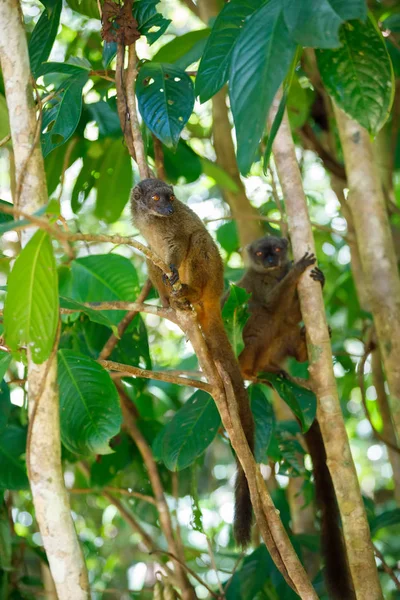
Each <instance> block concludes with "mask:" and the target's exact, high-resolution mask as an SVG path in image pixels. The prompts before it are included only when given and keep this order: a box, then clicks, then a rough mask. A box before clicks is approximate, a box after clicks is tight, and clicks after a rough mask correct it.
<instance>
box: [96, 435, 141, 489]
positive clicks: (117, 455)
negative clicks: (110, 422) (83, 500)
mask: <svg viewBox="0 0 400 600" xmlns="http://www.w3.org/2000/svg"><path fill="white" fill-rule="evenodd" d="M111 447H112V449H113V450H114V452H113V453H112V454H107V455H106V456H102V457H101V458H100V460H97V461H96V462H94V463H93V464H92V466H91V469H90V483H91V485H92V486H99V487H103V486H105V485H107V484H108V483H109V482H110V481H112V479H114V477H115V476H116V475H117V474H118V473H119V472H120V471H122V470H123V469H125V467H128V466H129V465H131V464H132V461H133V459H134V457H135V455H137V454H138V452H137V448H136V446H135V444H134V443H133V442H132V439H131V438H130V437H128V436H127V435H126V434H122V435H119V436H117V438H115V439H114V440H112V442H111Z"/></svg>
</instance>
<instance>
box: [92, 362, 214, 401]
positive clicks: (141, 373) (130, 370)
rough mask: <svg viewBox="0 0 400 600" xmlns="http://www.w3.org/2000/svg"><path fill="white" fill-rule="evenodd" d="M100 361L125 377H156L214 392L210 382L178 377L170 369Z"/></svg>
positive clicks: (105, 366) (109, 369)
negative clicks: (145, 367)
mask: <svg viewBox="0 0 400 600" xmlns="http://www.w3.org/2000/svg"><path fill="white" fill-rule="evenodd" d="M97 362H98V363H100V364H101V366H102V367H104V368H105V369H107V371H120V376H121V377H122V376H124V377H132V376H134V377H144V378H145V379H155V380H157V381H166V382H168V383H176V384H178V385H189V386H191V387H195V388H197V389H199V390H204V391H206V392H208V393H209V394H212V392H213V388H212V386H211V385H209V384H208V383H204V382H203V381H198V380H197V379H189V378H186V377H177V376H176V375H170V374H169V373H168V371H166V372H165V373H164V372H160V371H148V370H147V369H140V368H139V367H132V366H131V365H123V364H121V363H117V362H113V361H111V360H98V361H97Z"/></svg>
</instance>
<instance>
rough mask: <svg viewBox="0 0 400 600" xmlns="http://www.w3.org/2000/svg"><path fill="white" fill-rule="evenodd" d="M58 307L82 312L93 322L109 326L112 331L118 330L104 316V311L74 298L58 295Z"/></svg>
mask: <svg viewBox="0 0 400 600" xmlns="http://www.w3.org/2000/svg"><path fill="white" fill-rule="evenodd" d="M60 307H61V308H68V309H70V310H76V311H77V312H83V313H84V314H85V315H87V316H88V317H89V319H90V320H91V321H93V323H99V324H100V325H105V326H106V327H110V328H111V329H113V331H114V333H117V332H118V328H117V327H116V325H114V324H113V323H112V322H111V321H110V319H108V318H107V317H106V316H105V314H104V312H100V311H99V310H93V308H89V307H88V306H85V305H84V304H81V303H80V302H76V301H75V300H72V298H63V297H62V296H60Z"/></svg>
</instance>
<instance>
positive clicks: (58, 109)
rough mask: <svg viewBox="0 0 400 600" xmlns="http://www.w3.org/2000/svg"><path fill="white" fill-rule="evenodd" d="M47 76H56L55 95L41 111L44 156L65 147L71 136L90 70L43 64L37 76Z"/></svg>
mask: <svg viewBox="0 0 400 600" xmlns="http://www.w3.org/2000/svg"><path fill="white" fill-rule="evenodd" d="M49 74H55V82H57V86H56V90H55V91H56V92H57V95H56V96H55V97H54V98H53V99H52V100H50V101H49V103H48V108H46V109H45V110H44V112H43V122H42V151H43V156H47V155H48V154H49V153H50V152H51V151H52V150H54V148H57V147H58V146H61V145H62V144H64V143H65V142H66V141H67V140H68V139H69V138H70V137H71V135H72V134H73V133H74V131H75V129H76V127H77V125H78V123H79V119H80V116H81V112H82V90H83V87H84V85H85V84H86V82H87V81H88V79H89V69H88V68H85V67H83V66H78V65H72V64H68V63H52V62H50V63H43V64H42V65H41V66H40V67H39V68H38V71H37V76H39V75H49ZM63 75H66V76H65V77H62V76H63ZM60 76H61V83H59V81H60Z"/></svg>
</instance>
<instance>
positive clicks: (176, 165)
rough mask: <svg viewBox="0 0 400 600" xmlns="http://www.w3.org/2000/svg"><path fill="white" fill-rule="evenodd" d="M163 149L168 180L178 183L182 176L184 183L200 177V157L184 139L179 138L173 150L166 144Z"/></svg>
mask: <svg viewBox="0 0 400 600" xmlns="http://www.w3.org/2000/svg"><path fill="white" fill-rule="evenodd" d="M163 151H164V166H165V172H166V174H167V177H168V181H170V182H171V183H178V181H179V180H181V178H182V177H183V178H185V180H186V183H191V182H192V181H196V179H198V178H199V177H200V175H201V170H202V169H201V159H200V157H199V155H198V154H196V152H194V150H192V148H191V147H190V146H189V145H188V144H187V143H186V142H185V141H184V140H179V142H178V145H177V147H176V151H175V152H174V151H173V150H170V149H169V148H167V147H166V146H164V147H163Z"/></svg>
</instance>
